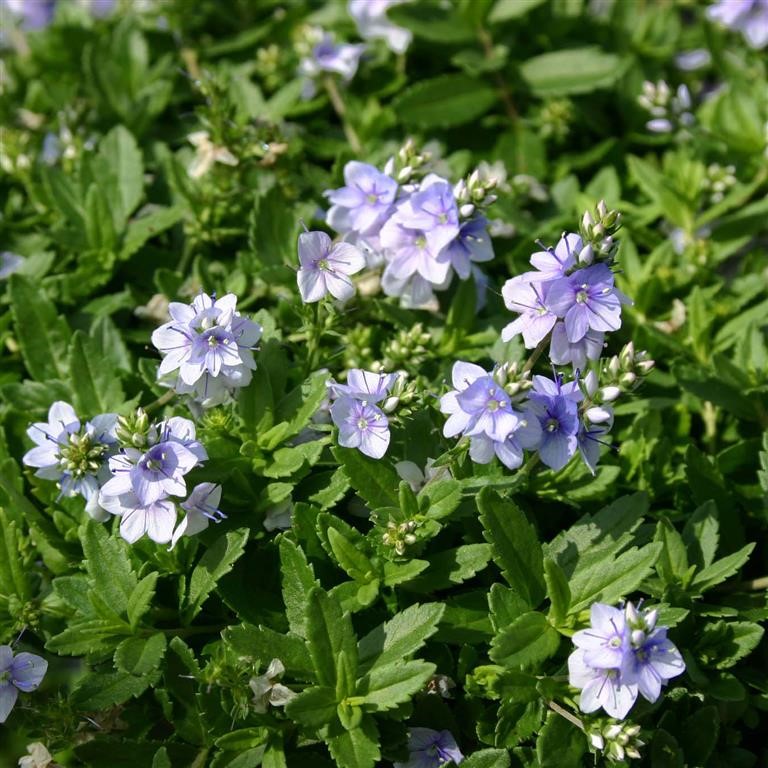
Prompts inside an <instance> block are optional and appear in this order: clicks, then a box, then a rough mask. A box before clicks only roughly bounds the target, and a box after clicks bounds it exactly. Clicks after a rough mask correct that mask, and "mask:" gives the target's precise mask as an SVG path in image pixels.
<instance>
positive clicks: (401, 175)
mask: <svg viewBox="0 0 768 768" xmlns="http://www.w3.org/2000/svg"><path fill="white" fill-rule="evenodd" d="M412 174H413V168H411V166H410V165H406V166H405V167H404V168H401V169H400V171H399V172H398V174H397V180H398V181H400V182H404V181H408V179H410V178H411V176H412Z"/></svg>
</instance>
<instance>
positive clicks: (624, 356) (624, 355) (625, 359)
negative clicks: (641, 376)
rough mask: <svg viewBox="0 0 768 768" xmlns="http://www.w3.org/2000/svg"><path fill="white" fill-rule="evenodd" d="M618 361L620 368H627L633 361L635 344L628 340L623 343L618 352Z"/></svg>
mask: <svg viewBox="0 0 768 768" xmlns="http://www.w3.org/2000/svg"><path fill="white" fill-rule="evenodd" d="M619 361H620V362H621V366H622V368H626V369H629V368H631V367H632V363H634V361H635V345H634V344H633V343H632V342H631V341H630V342H629V343H628V344H625V345H624V349H622V350H621V352H620V353H619Z"/></svg>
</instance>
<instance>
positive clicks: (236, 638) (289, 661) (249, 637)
mask: <svg viewBox="0 0 768 768" xmlns="http://www.w3.org/2000/svg"><path fill="white" fill-rule="evenodd" d="M223 637H224V640H225V641H226V642H227V643H229V645H231V646H232V648H233V649H234V650H235V651H236V652H237V653H238V654H240V655H241V656H248V657H250V658H252V659H258V660H259V661H260V662H261V664H262V665H267V664H269V662H270V661H271V660H272V659H280V661H281V662H282V663H283V666H284V667H285V670H286V672H287V673H288V674H289V675H291V676H292V677H296V678H299V679H300V680H313V679H314V671H313V667H312V660H311V658H310V655H309V651H308V650H307V644H306V641H305V640H304V638H303V637H299V636H298V635H293V634H290V633H289V634H287V635H283V634H280V633H279V632H275V630H274V629H270V628H269V627H263V626H258V627H254V626H252V625H250V624H242V625H241V626H239V627H229V628H228V629H226V630H225V631H224V635H223Z"/></svg>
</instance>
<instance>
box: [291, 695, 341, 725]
mask: <svg viewBox="0 0 768 768" xmlns="http://www.w3.org/2000/svg"><path fill="white" fill-rule="evenodd" d="M336 705H337V701H336V691H335V689H333V688H331V687H329V686H323V685H317V686H314V687H312V688H305V689H304V690H303V691H302V692H301V693H300V694H299V695H298V696H296V698H293V699H291V700H290V701H289V702H288V703H287V704H286V705H285V714H286V715H288V717H290V718H291V720H293V721H295V722H297V723H299V724H300V725H303V726H306V727H307V728H313V729H315V728H322V727H323V726H324V725H328V724H329V723H330V722H332V721H333V720H334V719H335V718H336Z"/></svg>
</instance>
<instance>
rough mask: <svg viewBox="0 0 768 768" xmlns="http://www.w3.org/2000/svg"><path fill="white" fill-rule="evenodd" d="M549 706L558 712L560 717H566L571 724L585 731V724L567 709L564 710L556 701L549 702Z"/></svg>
mask: <svg viewBox="0 0 768 768" xmlns="http://www.w3.org/2000/svg"><path fill="white" fill-rule="evenodd" d="M547 706H548V707H549V708H550V709H551V710H552V711H553V712H557V714H558V715H560V716H561V717H564V718H565V719H566V720H567V721H568V722H569V723H573V725H575V726H576V727H577V728H578V729H579V730H580V731H583V730H584V723H583V721H582V720H581V719H580V718H578V717H576V715H574V714H572V713H571V712H569V711H568V710H567V709H564V708H563V707H561V706H560V705H559V704H558V703H557V702H556V701H548V702H547Z"/></svg>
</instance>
